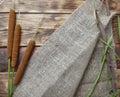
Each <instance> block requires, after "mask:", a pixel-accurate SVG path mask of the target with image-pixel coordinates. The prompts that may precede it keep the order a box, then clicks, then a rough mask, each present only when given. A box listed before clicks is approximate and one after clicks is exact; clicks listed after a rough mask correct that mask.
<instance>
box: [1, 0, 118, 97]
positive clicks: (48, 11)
mask: <svg viewBox="0 0 120 97" xmlns="http://www.w3.org/2000/svg"><path fill="white" fill-rule="evenodd" d="M0 1H1V0H0ZM11 1H12V0H5V1H4V2H3V3H2V4H1V5H0V97H6V96H7V57H6V46H7V45H6V44H7V29H8V14H9V9H10V7H11ZM15 1H16V3H15V10H16V12H17V16H18V17H17V20H19V22H20V23H21V26H22V39H21V45H20V58H21V56H22V54H23V52H24V50H25V48H26V45H27V42H28V40H29V39H30V38H31V36H32V35H33V33H34V31H35V28H36V26H37V25H38V22H39V20H40V18H42V19H43V21H42V25H41V27H40V29H41V30H40V33H39V34H38V36H37V39H36V42H37V44H36V49H37V48H38V47H40V46H42V44H43V43H44V42H45V41H46V40H47V39H48V38H49V36H50V35H51V34H52V33H53V32H54V30H56V29H57V28H58V27H59V26H60V25H61V24H62V23H63V22H64V21H65V20H66V19H67V18H68V17H69V16H70V14H71V13H72V12H73V11H74V10H75V9H76V8H77V7H78V6H79V5H80V4H81V3H83V2H84V0H36V1H34V0H15ZM117 6H119V5H117ZM111 8H112V9H116V10H117V11H118V12H119V10H120V9H119V7H115V5H114V4H113V3H112V6H111ZM19 11H20V15H18V13H19Z"/></svg>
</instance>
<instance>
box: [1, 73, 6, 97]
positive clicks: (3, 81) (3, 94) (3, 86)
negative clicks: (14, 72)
mask: <svg viewBox="0 0 120 97" xmlns="http://www.w3.org/2000/svg"><path fill="white" fill-rule="evenodd" d="M0 97H7V73H0Z"/></svg>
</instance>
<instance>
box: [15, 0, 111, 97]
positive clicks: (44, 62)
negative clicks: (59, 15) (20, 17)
mask: <svg viewBox="0 0 120 97" xmlns="http://www.w3.org/2000/svg"><path fill="white" fill-rule="evenodd" d="M95 1H96V6H99V5H100V4H101V2H100V1H99V0H95ZM98 12H99V16H100V19H101V22H102V23H103V25H104V27H106V26H107V24H108V22H109V20H110V18H111V17H112V16H113V13H111V15H110V16H106V10H105V7H104V6H103V7H102V8H100V9H99V11H98ZM93 13H94V0H93V1H92V0H86V1H85V3H84V4H82V5H81V6H80V7H79V8H78V9H76V10H75V11H74V12H73V13H72V14H71V16H70V17H69V19H68V20H66V22H65V23H64V24H63V25H62V26H60V27H59V29H57V30H56V31H55V32H54V33H53V34H52V35H51V36H50V38H49V39H48V41H47V42H46V43H45V44H44V45H43V46H42V47H41V48H39V49H38V50H37V51H36V52H35V54H34V55H33V56H32V58H31V60H30V62H29V64H28V67H27V70H26V72H25V75H24V77H23V79H22V81H21V83H20V84H19V85H18V86H17V88H16V90H15V92H14V94H13V97H73V96H74V94H75V91H76V89H77V87H78V85H79V83H80V81H81V79H82V77H83V74H84V71H85V69H86V67H87V65H88V62H89V60H90V58H91V55H92V53H93V50H94V48H95V45H96V43H97V40H98V37H99V30H98V28H97V26H96V23H95V19H94V14H93Z"/></svg>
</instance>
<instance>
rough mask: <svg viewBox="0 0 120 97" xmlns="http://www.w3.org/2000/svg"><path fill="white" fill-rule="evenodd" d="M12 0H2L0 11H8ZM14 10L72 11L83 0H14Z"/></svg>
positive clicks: (35, 11)
mask: <svg viewBox="0 0 120 97" xmlns="http://www.w3.org/2000/svg"><path fill="white" fill-rule="evenodd" d="M11 1H12V0H4V2H3V4H1V5H0V12H9V8H10V7H11V5H12V4H11ZM15 1H16V2H15V9H16V11H18V10H20V11H21V12H27V13H31V12H32V13H72V12H73V10H75V9H76V8H77V7H78V6H79V5H80V4H81V3H83V1H84V0H35V1H34V0H15Z"/></svg>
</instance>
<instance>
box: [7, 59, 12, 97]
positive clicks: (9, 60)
mask: <svg viewBox="0 0 120 97" xmlns="http://www.w3.org/2000/svg"><path fill="white" fill-rule="evenodd" d="M10 63H11V59H10V58H8V97H10V93H11V90H10Z"/></svg>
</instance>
